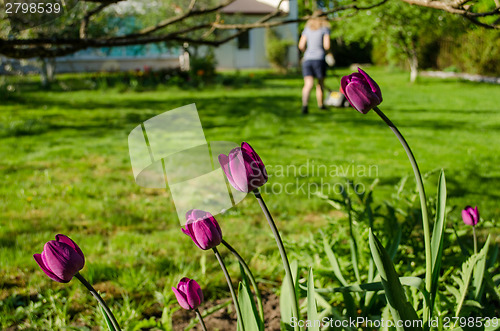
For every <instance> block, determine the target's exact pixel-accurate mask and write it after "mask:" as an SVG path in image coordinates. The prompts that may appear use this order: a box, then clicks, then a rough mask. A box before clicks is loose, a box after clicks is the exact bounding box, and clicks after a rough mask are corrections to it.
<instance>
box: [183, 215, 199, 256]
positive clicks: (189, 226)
mask: <svg viewBox="0 0 500 331" xmlns="http://www.w3.org/2000/svg"><path fill="white" fill-rule="evenodd" d="M194 223H195V222H194V221H189V222H188V223H186V230H183V231H182V232H184V233H185V234H187V235H188V236H190V237H191V239H192V240H193V242H194V244H195V245H196V246H198V247H199V248H201V249H203V247H202V246H201V245H200V244H199V243H198V240H197V238H196V235H195V233H194V229H193V224H194Z"/></svg>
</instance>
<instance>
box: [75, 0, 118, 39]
mask: <svg viewBox="0 0 500 331" xmlns="http://www.w3.org/2000/svg"><path fill="white" fill-rule="evenodd" d="M119 1H122V0H111V1H110V2H105V3H101V4H100V5H99V6H97V7H96V8H94V9H92V10H90V11H88V12H87V13H86V14H85V16H84V17H83V19H82V21H81V22H80V34H79V35H80V38H81V39H86V38H87V30H88V25H89V21H90V18H91V17H92V16H94V15H96V14H98V13H100V12H101V11H102V10H103V9H104V8H106V7H108V6H110V5H112V4H115V3H117V2H119Z"/></svg>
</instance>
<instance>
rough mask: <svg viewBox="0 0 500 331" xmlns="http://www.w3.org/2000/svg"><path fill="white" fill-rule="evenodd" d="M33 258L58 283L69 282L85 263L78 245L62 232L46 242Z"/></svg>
mask: <svg viewBox="0 0 500 331" xmlns="http://www.w3.org/2000/svg"><path fill="white" fill-rule="evenodd" d="M33 258H34V259H35V261H36V262H37V263H38V265H39V266H40V268H42V270H43V272H45V273H46V274H47V276H49V277H50V278H51V279H53V280H55V281H56V282H59V283H67V282H69V281H70V280H71V279H72V278H73V276H74V275H75V274H76V273H77V272H78V271H80V270H82V268H83V266H84V265H85V257H84V256H83V253H82V251H81V249H80V247H78V245H77V244H76V243H75V242H74V241H73V240H71V239H70V238H68V237H66V236H65V235H62V234H58V235H56V240H51V241H49V242H47V243H46V244H45V246H44V247H43V251H42V254H34V255H33Z"/></svg>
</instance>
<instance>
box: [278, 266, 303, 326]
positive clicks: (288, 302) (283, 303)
mask: <svg viewBox="0 0 500 331" xmlns="http://www.w3.org/2000/svg"><path fill="white" fill-rule="evenodd" d="M298 268H299V264H298V262H297V261H292V263H290V270H291V272H292V279H293V283H294V285H295V292H297V289H298V287H299V286H298V281H297V280H298ZM289 288H290V286H289V285H288V278H285V279H283V283H282V284H281V294H280V312H281V325H283V326H284V327H285V328H286V329H287V330H288V329H290V330H292V329H293V328H291V327H290V321H292V317H295V318H297V319H300V316H293V309H292V296H293V295H296V294H295V293H290V290H289Z"/></svg>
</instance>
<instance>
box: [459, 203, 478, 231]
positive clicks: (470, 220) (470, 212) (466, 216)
mask: <svg viewBox="0 0 500 331" xmlns="http://www.w3.org/2000/svg"><path fill="white" fill-rule="evenodd" d="M462 219H463V220H464V223H465V224H467V225H472V226H476V224H477V223H478V222H479V210H478V209H477V206H476V207H475V208H472V207H471V206H467V207H465V209H464V210H462Z"/></svg>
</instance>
